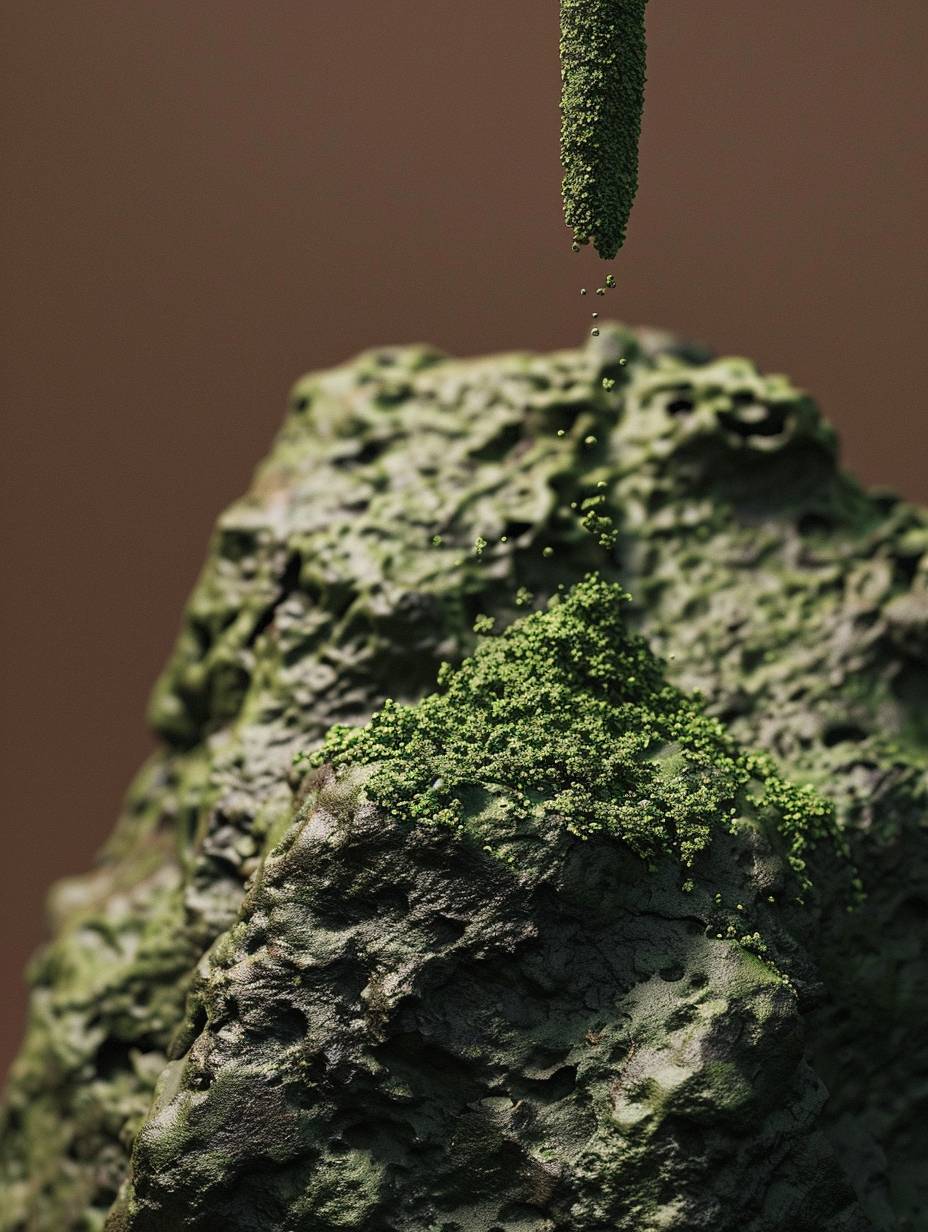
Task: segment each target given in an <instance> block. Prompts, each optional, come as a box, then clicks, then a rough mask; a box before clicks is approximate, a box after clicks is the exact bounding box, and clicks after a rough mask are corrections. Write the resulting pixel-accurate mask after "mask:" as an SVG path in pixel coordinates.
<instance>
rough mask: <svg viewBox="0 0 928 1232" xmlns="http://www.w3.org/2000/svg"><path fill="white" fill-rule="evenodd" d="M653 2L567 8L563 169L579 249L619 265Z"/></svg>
mask: <svg viewBox="0 0 928 1232" xmlns="http://www.w3.org/2000/svg"><path fill="white" fill-rule="evenodd" d="M645 4H646V0H561V39H560V52H561V163H562V165H563V168H564V180H563V185H562V190H563V195H564V218H565V220H566V222H567V225H568V227H570V229H571V231H572V232H573V235H574V240H573V243H574V246H575V247H576V248H579V246H580V245H582V244H587V243H590V242H592V243H593V245H594V246H595V248H596V251H597V252H598V253H599V255H600V256H601V257H604V258H606V259H611V258H612V257H614V256H615V254H616V253H617V252H618V250H619V249H620V248H621V247H622V243H623V241H624V239H625V228H626V226H627V223H628V216H629V214H630V212H631V208H632V202H633V201H634V199H635V192H636V190H637V188H638V137H639V134H640V131H641V110H642V106H643V104H644V82H645V28H644V11H645Z"/></svg>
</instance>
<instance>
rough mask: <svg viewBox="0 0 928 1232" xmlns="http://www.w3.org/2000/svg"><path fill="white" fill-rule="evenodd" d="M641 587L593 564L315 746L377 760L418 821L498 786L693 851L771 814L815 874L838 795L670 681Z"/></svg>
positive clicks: (500, 794) (344, 757)
mask: <svg viewBox="0 0 928 1232" xmlns="http://www.w3.org/2000/svg"><path fill="white" fill-rule="evenodd" d="M629 599H630V596H629V595H628V594H627V593H626V592H625V591H624V590H623V589H622V587H621V586H619V585H618V584H616V583H611V582H607V581H605V580H604V579H603V578H601V577H600V576H599V575H598V574H589V575H588V576H587V577H586V578H585V579H584V580H583V581H581V582H579V583H578V584H577V585H576V586H574V587H573V588H572V589H571V590H570V591H568V592H567V593H566V594H564V595H563V596H561V595H556V596H555V598H554V600H553V601H552V603H551V605H550V606H549V608H548V610H547V611H540V612H535V613H533V614H532V615H529V616H526V617H524V618H522V619H521V620H518V621H516V622H515V623H514V624H513V625H512V626H510V628H509V629H507V630H506V631H505V632H504V633H503V634H502V635H501V636H499V637H495V638H490V639H488V640H486V641H484V642H483V643H482V644H481V645H480V646H479V647H478V649H477V651H476V653H475V654H474V655H473V657H472V658H470V659H467V660H465V661H464V662H463V663H462V664H461V666H460V667H459V668H457V669H456V670H455V669H452V668H451V667H450V666H449V665H448V664H445V665H443V666H442V668H441V670H440V672H439V677H438V691H437V692H436V693H433V694H431V695H429V696H428V697H426V698H425V699H424V700H422V701H421V702H419V703H418V704H416V705H400V704H397V703H395V702H392V701H387V702H385V703H384V706H383V708H382V709H381V710H380V711H379V712H378V713H376V714H375V715H374V716H373V718H372V719H371V722H370V723H369V724H368V725H367V726H366V727H364V728H352V727H347V726H343V725H340V726H336V727H335V728H333V729H332V731H330V732H329V734H328V736H327V737H326V740H325V742H324V744H323V746H322V748H321V749H319V750H318V752H316V753H315V754H313V755H312V757H311V759H310V760H311V761H312V763H313V764H316V765H320V764H322V763H324V762H329V763H331V764H333V765H334V766H336V767H339V766H346V765H373V766H375V770H374V773H373V775H372V777H371V778H370V780H369V782H368V784H367V793H368V795H369V796H370V798H371V799H373V800H374V801H375V802H376V803H377V804H379V805H380V806H381V807H382V808H384V809H386V810H387V811H388V812H390V813H391V814H392V815H393V816H394V817H397V818H399V819H401V820H403V821H406V822H428V823H432V824H444V825H449V826H452V827H454V828H457V829H458V830H460V832H461V833H465V832H466V830H467V823H468V817H469V815H472V813H473V811H474V809H475V808H476V809H480V808H482V807H483V806H484V804H485V801H486V798H487V796H488V795H489V796H491V797H492V799H493V801H494V807H495V808H496V809H498V810H500V811H501V812H502V814H503V815H504V816H506V817H507V818H508V819H509V820H511V821H512V822H515V823H517V824H521V825H528V826H529V827H531V826H543V825H546V824H551V823H555V824H557V823H561V824H563V825H564V826H565V827H566V829H567V830H568V831H569V832H570V833H572V834H574V835H576V836H577V837H578V838H581V839H586V838H589V837H590V836H591V835H593V834H595V833H598V832H605V833H608V834H611V835H613V836H615V837H616V838H619V839H621V840H623V841H624V842H625V843H627V844H628V846H629V847H631V848H632V850H633V851H634V852H635V853H636V854H638V855H640V856H642V857H643V858H646V859H650V858H652V857H654V856H657V855H659V854H661V853H664V854H667V855H671V856H674V857H676V858H677V859H679V860H680V861H681V862H682V863H683V864H684V865H690V864H692V862H693V860H694V858H695V857H696V855H697V854H698V853H699V852H700V851H701V850H703V849H704V848H705V847H706V846H707V845H708V843H709V841H710V839H711V836H712V832H713V829H714V828H715V827H717V826H718V825H719V824H720V823H721V824H725V825H727V826H730V827H734V826H735V825H737V824H738V819H739V818H741V817H745V816H757V815H762V814H766V815H769V816H770V818H771V820H772V821H773V822H774V824H776V825H777V828H778V829H779V830H780V831H781V833H782V834H783V835H784V836H785V837H786V839H787V841H788V846H789V854H790V859H791V862H792V863H793V867H794V869H795V870H796V872H797V873H798V874H799V875H800V878H801V879H804V877H805V873H804V870H805V864H804V860H803V855H804V852H805V849H806V847H807V846H808V844H809V843H810V842H812V841H815V840H817V839H819V838H826V837H828V838H832V839H833V840H834V841H836V842H837V841H838V835H837V832H836V829H835V822H834V816H833V811H832V809H831V808H830V806H829V805H828V804H827V803H826V802H825V801H823V800H821V799H820V798H819V797H818V796H817V795H815V793H814V792H812V791H811V790H809V789H806V788H795V787H792V786H791V785H790V784H787V783H785V782H784V781H783V780H782V779H780V778H779V776H778V775H777V774H776V772H775V771H774V768H773V765H772V763H771V762H770V761H769V759H767V758H766V757H763V756H757V755H754V754H746V753H744V752H742V751H741V750H740V749H739V748H738V746H737V745H736V744H735V743H734V741H732V739H731V738H730V737H729V736H728V735H727V734H726V732H725V730H724V729H723V727H722V726H721V724H719V723H718V722H717V721H716V720H715V719H712V718H710V717H708V716H707V715H705V714H703V713H702V712H701V710H700V708H699V705H698V703H697V702H696V701H694V700H692V699H691V698H688V697H687V696H686V695H685V694H683V693H682V692H681V691H680V690H679V689H677V688H675V687H674V686H672V685H669V684H668V683H667V682H666V681H665V679H664V675H663V669H662V664H661V663H660V661H659V660H658V659H657V658H656V657H655V656H654V655H653V654H652V653H651V652H650V650H649V649H648V647H647V645H646V643H645V641H644V639H643V638H641V637H640V636H638V635H637V634H634V633H632V632H631V631H630V630H629V628H628V626H627V623H626V619H625V607H626V604H627V603H628V601H629ZM301 756H302V755H301ZM752 788H755V789H756V790H753V791H752Z"/></svg>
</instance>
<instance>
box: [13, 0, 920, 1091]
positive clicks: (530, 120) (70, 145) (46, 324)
mask: <svg viewBox="0 0 928 1232" xmlns="http://www.w3.org/2000/svg"><path fill="white" fill-rule="evenodd" d="M650 7H651V14H650V19H649V30H650V48H651V50H650V70H649V100H648V107H647V113H646V122H645V128H644V134H643V148H642V188H641V192H640V195H639V199H638V204H637V207H636V210H635V213H634V215H633V219H632V227H631V231H630V235H629V241H628V244H627V246H626V249H625V251H624V253H623V254H622V256H621V257H620V260H619V262H618V263H617V266H616V270H617V273H618V277H619V286H620V290H619V291H617V292H614V293H613V295H612V298H611V301H610V304H611V306H612V307H613V308H614V311H615V313H616V314H617V315H621V316H624V317H625V318H626V319H628V320H631V321H635V322H650V323H653V324H660V325H663V326H668V327H673V328H676V329H678V330H681V331H684V332H686V333H688V334H690V335H692V336H696V337H699V338H702V339H704V340H707V341H710V342H711V343H712V344H713V345H714V346H716V347H717V348H718V349H720V350H723V351H736V352H746V353H748V354H750V355H753V356H755V357H756V358H757V359H758V360H759V361H760V362H761V363H762V364H763V365H765V366H767V367H772V368H775V369H779V370H783V369H785V370H787V371H789V372H790V373H791V374H792V375H793V376H794V377H795V378H796V379H797V380H798V381H799V382H801V383H803V384H805V385H806V386H808V387H811V388H812V389H813V390H814V391H815V392H816V393H817V394H818V395H819V396H820V399H821V401H822V403H823V405H824V407H825V409H826V411H827V413H828V414H829V415H830V416H831V418H832V419H833V420H834V421H835V422H836V423H837V425H838V426H839V428H840V429H841V431H842V434H843V438H844V442H845V456H846V458H847V461H848V462H849V463H850V465H851V466H852V467H853V468H854V469H855V470H856V471H857V472H858V473H859V474H860V475H861V477H863V478H864V479H866V480H868V481H873V482H880V483H890V484H892V485H894V486H895V487H897V488H899V489H901V490H902V491H903V492H904V493H905V494H906V495H907V496H909V497H912V498H916V499H922V500H924V499H925V498H926V497H928V470H926V466H925V456H926V445H928V416H926V412H925V403H924V398H923V397H922V385H923V369H924V364H923V354H924V345H923V329H924V326H925V321H926V312H925V309H926V298H928V296H926V280H925V273H926V269H925V261H924V242H923V230H924V226H925V219H926V218H928V193H926V175H925V165H924V161H923V138H924V129H923V126H924V116H925V114H926V105H928V81H926V74H925V68H924V64H925V53H926V50H928V5H926V4H925V0H892V3H891V4H886V3H878V2H877V0H815V3H814V4H810V3H809V0H784V2H783V3H780V4H775V5H772V4H770V3H769V0H703V2H702V3H695V2H692V0H653V3H652V5H651V6H650ZM0 11H2V25H3V30H2V37H0V43H2V46H3V52H2V58H3V61H4V62H3V63H2V64H0V78H2V87H0V89H2V94H3V98H2V110H3V116H4V130H3V134H2V149H0V167H2V174H3V179H4V190H3V199H2V207H0V208H2V216H0V234H2V236H3V240H2V248H3V263H4V269H3V273H4V275H5V278H4V285H5V287H6V295H5V300H6V303H5V306H4V312H5V319H4V325H3V333H2V362H3V381H4V391H3V392H4V401H3V421H2V454H0V468H2V483H0V500H2V504H3V508H2V514H0V516H2V527H3V534H4V547H3V551H4V565H3V604H2V620H3V628H2V631H0V648H2V656H3V681H4V685H3V690H4V691H3V706H2V718H3V728H4V731H3V736H2V743H0V749H2V757H3V762H4V765H3V777H2V783H3V791H2V807H3V814H2V821H0V825H2V832H0V852H2V858H3V880H2V894H0V915H2V919H0V939H2V963H3V967H2V980H0V990H2V1003H0V1037H2V1038H0V1069H2V1067H3V1065H4V1064H5V1063H6V1060H7V1058H8V1057H9V1055H10V1052H11V1050H12V1048H13V1047H14V1046H15V1043H16V1040H17V1039H18V1037H19V1035H20V1032H21V1022H22V1018H21V1015H22V1006H23V1002H24V997H23V993H22V991H21V969H22V966H23V963H24V961H25V959H26V956H27V955H28V953H29V952H30V951H31V950H32V948H33V947H34V946H35V944H36V943H37V942H38V940H39V939H40V936H41V930H42V923H41V921H42V899H43V895H44V892H45V890H46V887H47V885H48V883H49V882H50V881H51V880H52V879H53V878H55V877H58V876H60V875H62V874H65V873H69V872H73V871H79V870H81V869H83V868H85V867H86V866H87V864H88V863H89V861H90V860H91V858H92V855H93V852H94V850H95V848H96V847H97V846H98V844H99V843H100V842H101V840H102V839H103V838H104V837H105V835H106V834H107V833H108V831H109V829H110V827H111V825H112V823H113V820H114V817H115V814H116V810H117V807H118V804H119V799H120V795H121V793H122V791H123V790H124V787H125V785H126V783H127V781H128V779H129V778H130V776H131V774H132V772H133V771H134V769H135V767H136V766H137V764H138V763H139V761H140V760H141V758H142V757H143V755H144V754H145V752H146V749H147V748H148V747H149V745H148V737H147V735H146V732H145V729H144V724H143V719H142V712H143V706H144V703H145V700H146V695H147V692H148V689H149V686H150V685H151V683H152V681H153V679H154V677H155V675H156V673H157V671H158V669H159V666H160V665H161V663H162V661H163V660H164V658H165V655H166V653H167V651H168V649H169V646H170V643H171V640H172V638H173V635H174V631H175V629H176V626H177V621H178V616H179V613H180V609H181V605H182V603H183V600H184V597H185V594H186V593H187V591H188V589H189V588H190V586H191V584H192V583H193V580H194V577H195V575H196V572H197V569H198V566H199V564H200V561H201V559H202V556H203V550H204V546H205V543H206V540H207V536H208V533H209V529H210V526H211V523H212V520H213V518H214V517H215V515H216V514H217V513H218V511H219V510H220V508H221V507H222V506H223V505H224V504H226V503H227V502H228V501H229V500H231V499H232V498H233V497H235V496H236V495H237V494H238V493H239V492H240V491H241V490H242V489H243V487H244V485H245V484H246V483H247V481H248V477H249V473H250V471H251V469H252V467H253V465H254V464H255V463H256V462H257V460H258V458H259V457H260V455H261V453H262V452H263V450H264V449H265V447H266V446H267V443H268V441H269V439H270V437H271V435H272V433H273V432H274V430H275V428H276V426H277V424H278V422H279V420H280V418H281V414H282V411H283V406H284V399H285V395H286V391H287V389H288V386H289V385H290V383H291V382H292V381H293V380H294V379H295V378H296V377H297V376H298V375H299V374H300V373H301V372H302V371H305V370H306V369H308V368H311V367H315V366H318V365H325V364H331V363H334V362H337V361H339V360H341V359H343V358H345V357H347V356H349V355H351V354H352V353H353V352H355V351H357V350H359V349H361V348H363V347H366V346H370V345H375V344H378V343H383V342H391V341H414V340H427V341H430V342H434V343H437V344H439V345H441V346H444V347H445V348H446V349H448V350H451V351H454V352H457V353H460V354H470V353H474V352H480V351H487V350H498V349H502V348H507V347H516V346H525V347H534V348H548V347H553V346H563V345H569V344H572V343H573V342H574V341H576V340H579V338H580V336H581V334H582V333H583V332H584V331H585V329H586V326H587V324H588V322H587V320H586V312H587V305H588V301H585V302H584V304H583V305H581V302H580V300H579V297H578V295H577V289H578V287H579V286H580V284H581V282H586V281H591V282H592V281H593V280H594V279H595V278H596V275H597V271H598V268H599V266H598V263H597V262H596V260H595V258H593V257H592V256H591V255H590V254H588V253H584V254H582V255H581V256H579V257H577V256H574V255H573V254H571V252H570V251H569V248H568V247H567V244H566V242H565V232H564V230H563V227H562V223H561V219H560V203H559V199H558V182H559V167H558V154H557V124H558V118H557V94H558V69H557V59H556V55H557V51H556V42H557V4H556V2H555V0H545V2H542V0H471V2H470V3H467V4H462V3H460V0H158V2H157V3H152V2H151V0H80V2H75V0H16V2H15V3H14V2H10V3H4V4H3V5H2V10H0Z"/></svg>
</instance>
